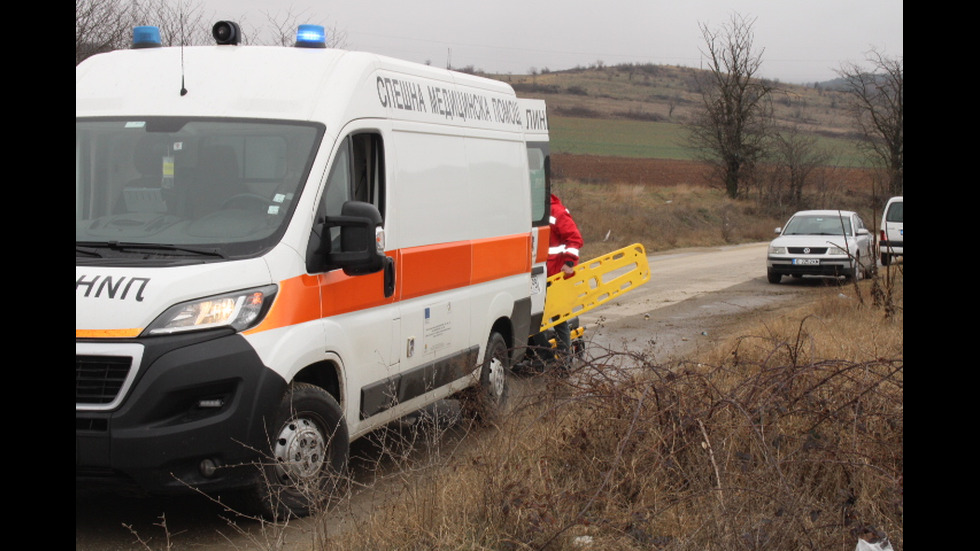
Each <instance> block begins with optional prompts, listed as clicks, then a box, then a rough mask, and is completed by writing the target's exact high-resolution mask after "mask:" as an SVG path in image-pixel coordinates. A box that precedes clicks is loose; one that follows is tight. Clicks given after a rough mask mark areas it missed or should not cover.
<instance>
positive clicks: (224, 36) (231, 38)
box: [211, 21, 242, 46]
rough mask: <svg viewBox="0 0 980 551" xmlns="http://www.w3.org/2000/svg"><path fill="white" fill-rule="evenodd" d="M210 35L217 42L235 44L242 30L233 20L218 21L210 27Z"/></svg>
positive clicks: (240, 36) (239, 38)
mask: <svg viewBox="0 0 980 551" xmlns="http://www.w3.org/2000/svg"><path fill="white" fill-rule="evenodd" d="M211 36H213V37H214V41H215V42H216V43H217V44H228V45H232V46H235V45H237V44H238V43H239V41H241V38H242V30H241V29H240V28H239V27H238V23H235V22H233V21H218V22H217V23H215V24H214V27H211Z"/></svg>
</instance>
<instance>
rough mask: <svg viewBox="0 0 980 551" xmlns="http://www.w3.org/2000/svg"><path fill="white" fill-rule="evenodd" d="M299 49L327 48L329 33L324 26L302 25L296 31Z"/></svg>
mask: <svg viewBox="0 0 980 551" xmlns="http://www.w3.org/2000/svg"><path fill="white" fill-rule="evenodd" d="M296 47H297V48H326V47H327V31H326V30H325V29H324V28H323V26H322V25H300V26H299V28H298V29H297V30H296Z"/></svg>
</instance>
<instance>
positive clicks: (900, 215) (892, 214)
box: [878, 196, 905, 266]
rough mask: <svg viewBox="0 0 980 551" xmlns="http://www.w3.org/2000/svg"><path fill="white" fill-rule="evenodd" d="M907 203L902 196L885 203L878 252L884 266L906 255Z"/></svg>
mask: <svg viewBox="0 0 980 551" xmlns="http://www.w3.org/2000/svg"><path fill="white" fill-rule="evenodd" d="M904 224H905V203H904V201H903V197H902V196H898V197H892V198H891V199H889V200H888V202H887V203H885V210H884V213H883V214H882V215H881V239H879V240H878V250H879V251H880V254H881V264H882V266H887V265H888V264H890V263H891V260H892V258H893V257H896V256H904V255H905V228H904V227H903V226H904Z"/></svg>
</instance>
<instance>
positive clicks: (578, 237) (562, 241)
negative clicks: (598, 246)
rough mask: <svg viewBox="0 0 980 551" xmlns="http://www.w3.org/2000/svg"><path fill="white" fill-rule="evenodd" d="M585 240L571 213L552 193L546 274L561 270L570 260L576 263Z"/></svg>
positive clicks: (551, 274)
mask: <svg viewBox="0 0 980 551" xmlns="http://www.w3.org/2000/svg"><path fill="white" fill-rule="evenodd" d="M584 243H585V242H584V241H583V240H582V234H581V233H580V232H579V231H578V225H576V224H575V220H572V215H571V213H569V212H568V209H567V208H565V205H563V204H562V203H561V201H560V200H559V199H558V197H556V196H555V195H554V194H552V196H551V243H550V244H549V247H548V276H549V277H550V276H553V275H555V274H557V273H558V272H561V267H562V266H564V265H565V264H566V263H568V262H571V265H572V266H574V265H576V264H578V257H579V249H580V248H582V245H583V244H584Z"/></svg>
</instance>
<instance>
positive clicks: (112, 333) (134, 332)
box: [75, 329, 143, 339]
mask: <svg viewBox="0 0 980 551" xmlns="http://www.w3.org/2000/svg"><path fill="white" fill-rule="evenodd" d="M142 332H143V330H142V329H76V330H75V338H76V339H131V338H134V337H138V336H139V334H140V333H142Z"/></svg>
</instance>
